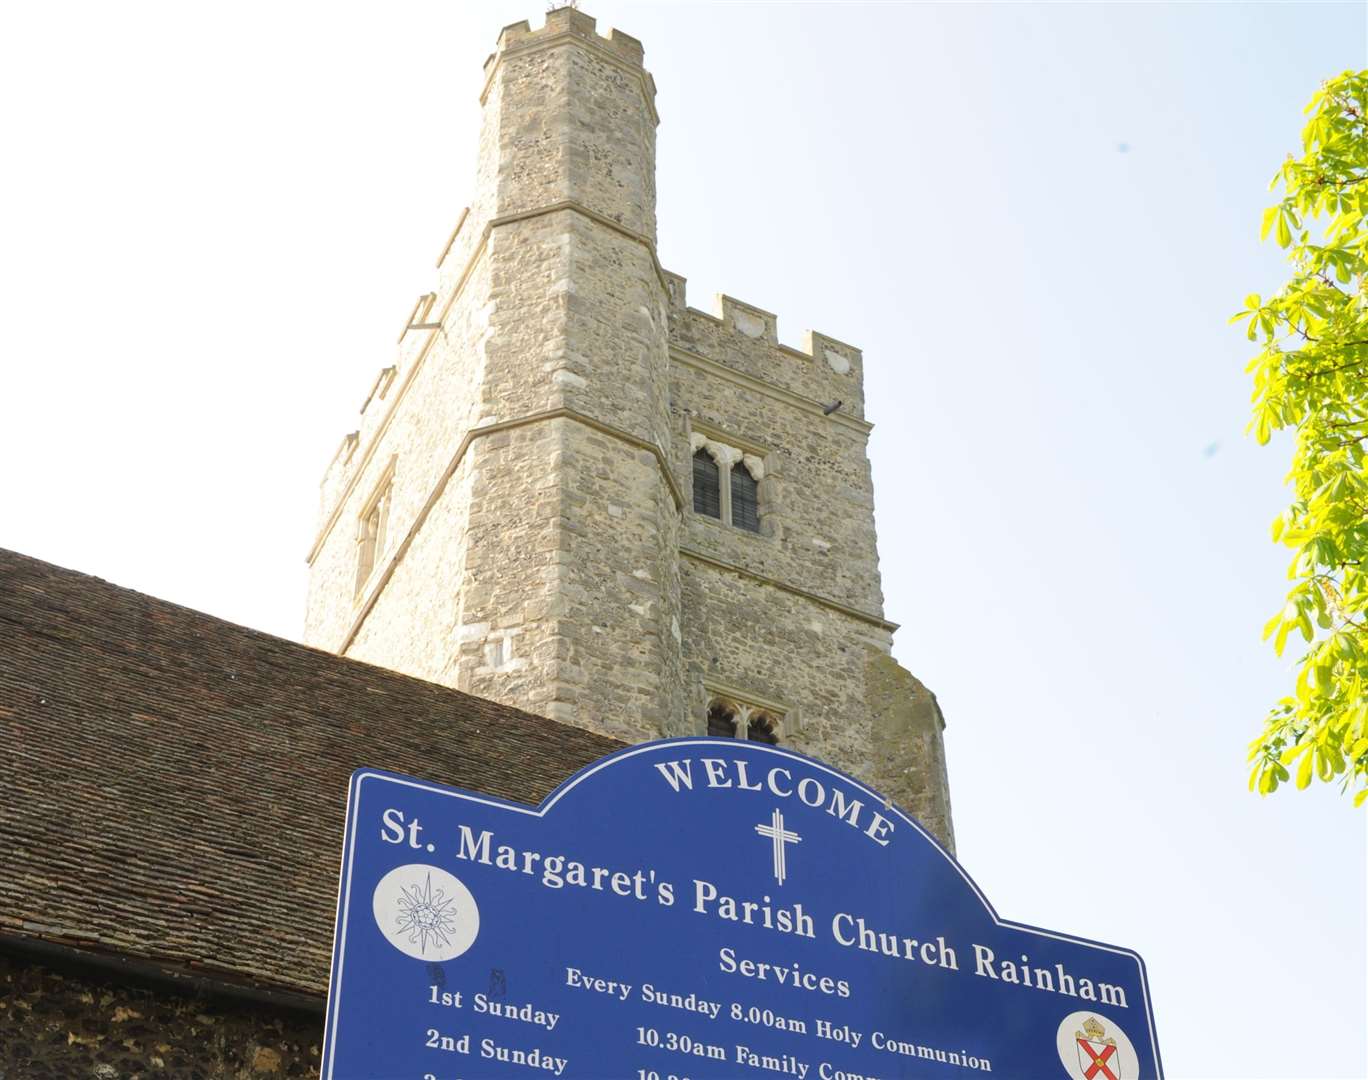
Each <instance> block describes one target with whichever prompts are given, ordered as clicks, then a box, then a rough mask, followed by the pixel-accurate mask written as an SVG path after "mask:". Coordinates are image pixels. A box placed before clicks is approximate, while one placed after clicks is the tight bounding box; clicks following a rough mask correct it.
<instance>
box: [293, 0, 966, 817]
mask: <svg viewBox="0 0 1368 1080" xmlns="http://www.w3.org/2000/svg"><path fill="white" fill-rule="evenodd" d="M642 56H643V52H642V46H641V43H640V42H638V41H637V40H636V39H634V38H632V37H629V36H627V35H626V34H623V33H621V32H619V31H613V32H612V33H610V34H609V35H608V36H606V37H605V36H602V35H600V34H599V33H598V32H597V30H596V27H595V22H594V20H593V19H592V18H590V17H589V16H588V15H585V14H583V13H582V12H580V11H577V10H574V9H572V8H560V9H558V10H555V11H552V12H550V13H549V14H548V15H547V17H546V24H545V26H544V27H542V28H541V29H538V30H535V31H534V30H532V29H530V28H529V26H528V24H527V23H525V22H524V23H517V24H514V25H513V26H510V27H507V28H505V29H504V31H503V32H502V34H501V35H500V36H499V42H498V47H497V50H496V52H495V53H494V55H492V56H491V57H490V58H489V60H488V61H486V64H485V83H484V92H483V95H482V98H481V100H482V104H483V108H484V113H483V123H482V128H481V135H480V146H479V155H478V164H477V168H476V180H475V187H474V192H473V195H472V198H471V205H470V208H469V209H468V210H467V211H466V212H465V213H464V214H463V215H462V217H461V220H460V222H459V223H458V224H457V226H456V230H455V232H454V233H453V234H452V236H451V238H450V240H449V241H448V243H447V245H446V248H445V250H444V251H443V253H442V256H441V258H440V260H439V261H438V275H437V283H436V287H435V288H434V290H433V291H432V292H430V293H427V294H425V295H424V296H422V297H420V298H419V300H418V302H417V304H416V305H415V307H414V309H413V311H412V313H411V314H410V317H409V319H408V326H407V328H406V329H405V331H404V333H403V335H402V337H401V338H400V341H399V347H398V352H397V356H396V357H395V358H394V361H393V363H392V364H391V365H390V366H387V367H385V368H384V369H383V370H381V372H380V373H379V375H378V376H377V378H376V380H375V383H374V385H373V386H372V387H371V388H370V392H369V394H368V395H367V396H366V401H365V404H364V405H363V407H362V410H361V421H360V426H359V428H358V430H356V431H354V432H352V433H351V434H350V435H348V436H347V437H346V438H345V439H343V441H342V444H341V446H340V448H339V449H338V452H337V454H336V456H335V457H334V459H333V461H332V463H331V464H330V466H329V468H328V470H327V473H326V475H325V476H324V479H323V484H322V508H321V521H320V528H319V533H318V536H317V538H316V539H315V541H314V544H313V548H312V550H311V552H310V554H309V563H310V584H309V601H308V614H307V620H306V629H305V640H306V641H307V642H308V643H310V644H312V645H315V646H318V647H320V648H324V649H328V650H331V651H334V652H337V653H339V654H341V655H345V656H350V657H354V658H356V659H359V660H364V661H367V662H369V663H373V664H378V665H381V666H384V667H389V668H393V669H395V670H398V671H402V672H405V673H407V674H410V675H414V676H417V677H419V678H423V679H428V680H431V681H433V682H439V683H444V684H446V685H449V686H455V687H457V688H458V689H461V690H464V691H467V692H468V693H472V694H476V695H478V696H481V697H486V698H491V699H493V700H496V701H500V702H504V703H506V704H510V705H515V706H518V707H520V708H523V709H526V710H528V711H530V712H534V713H539V714H541V715H543V716H547V717H550V718H552V719H555V720H560V721H564V722H566V723H571V724H577V725H580V726H583V727H588V728H592V729H594V730H597V731H601V732H603V733H605V734H608V735H613V736H616V737H619V738H622V739H624V740H628V741H644V740H647V739H653V738H660V737H664V736H674V735H691V734H704V733H708V732H711V733H712V734H715V735H723V736H732V737H737V738H758V739H764V740H766V741H771V742H774V741H777V742H779V743H781V744H783V745H788V746H792V747H793V748H795V749H797V750H800V751H802V752H804V753H808V754H811V755H813V756H815V757H819V758H823V759H826V760H829V761H831V762H832V763H833V764H835V765H837V766H839V767H841V768H843V769H846V770H848V771H850V772H852V773H854V774H855V775H857V776H860V777H862V778H864V779H866V780H867V781H868V782H869V783H871V784H872V785H874V786H876V787H877V788H879V789H880V790H882V791H884V792H886V793H887V794H889V795H890V796H891V797H892V798H894V799H895V800H896V801H898V802H899V803H901V804H902V805H903V806H905V807H906V808H907V809H908V810H910V811H911V812H912V813H913V814H915V815H917V816H918V817H919V818H920V820H922V822H923V823H924V824H926V825H927V826H928V828H930V829H931V830H932V831H933V832H935V833H936V834H937V835H938V836H939V837H941V838H942V839H943V840H944V841H946V842H947V843H951V842H952V837H951V826H950V806H949V794H948V788H947V785H946V774H945V759H944V750H943V743H942V738H941V730H942V727H943V721H942V719H941V714H940V710H939V708H938V707H937V705H936V702H935V699H934V697H933V696H932V695H931V694H930V693H929V692H928V691H927V690H926V689H925V687H923V686H922V685H921V683H920V682H918V681H917V680H916V679H915V678H913V677H912V676H911V675H910V674H909V673H908V672H907V671H905V670H904V669H903V668H902V667H900V666H899V665H898V664H897V663H896V661H894V660H893V659H892V656H891V648H892V633H893V630H894V629H896V627H895V626H894V624H892V623H890V622H887V621H886V620H885V618H884V614H883V596H882V592H881V589H880V584H879V571H878V555H877V551H876V548H875V536H874V516H873V491H872V487H871V483H870V472H869V461H868V457H867V455H866V443H867V439H868V435H869V431H870V425H869V424H868V423H867V422H866V421H865V420H864V418H863V417H864V407H863V369H862V362H863V361H862V357H861V354H860V351H859V350H858V349H856V348H853V347H852V346H849V345H846V344H844V343H843V342H841V341H838V340H836V339H835V338H831V337H827V336H825V335H822V334H817V333H810V334H809V335H808V336H807V339H806V341H805V345H804V348H802V349H794V348H790V347H788V346H786V345H781V344H779V341H778V334H777V328H776V325H775V318H774V316H773V315H771V314H769V313H768V312H766V311H764V310H762V309H760V308H758V307H754V306H753V305H750V304H747V303H742V302H741V301H739V300H733V299H731V298H729V297H721V298H720V300H719V305H718V308H717V311H716V312H715V313H714V314H706V313H704V312H701V311H698V310H696V309H694V308H691V307H689V306H688V305H687V303H686V300H685V281H684V278H682V277H680V276H679V275H677V274H673V273H670V272H668V271H666V270H664V269H663V268H662V267H661V265H660V263H659V260H658V259H657V256H656V216H655V215H656V206H655V135H656V125H657V122H658V117H657V115H656V111H655V85H654V82H653V81H652V79H651V76H650V74H649V73H648V72H647V71H646V70H645V68H644V67H643V66H642ZM837 403H839V404H837Z"/></svg>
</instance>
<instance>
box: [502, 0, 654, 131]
mask: <svg viewBox="0 0 1368 1080" xmlns="http://www.w3.org/2000/svg"><path fill="white" fill-rule="evenodd" d="M597 26H598V23H597V20H595V18H594V17H593V16H592V15H586V14H585V13H584V12H582V11H579V10H578V9H576V8H572V7H562V8H555V9H554V10H552V11H548V12H547V13H546V22H545V23H544V24H543V25H542V26H541V27H539V28H537V29H536V30H533V29H532V26H531V24H530V23H529V22H528V21H527V20H526V19H523V20H522V21H520V22H515V23H510V24H509V25H508V26H505V27H504V28H503V29H502V30H501V31H500V32H499V42H498V45H497V47H496V48H495V50H494V52H492V53H490V54H489V57H488V59H486V60H485V63H484V72H485V90H484V94H483V95H481V98H480V102H481V104H484V103H485V100H486V98H487V97H488V94H489V88H490V86H491V85H492V83H493V81H494V74H495V72H496V71H497V69H498V67H499V64H500V62H501V61H502V60H504V59H505V58H506V57H509V56H512V55H515V54H517V53H522V52H527V51H531V50H535V49H547V48H552V47H554V46H557V45H560V44H562V43H564V42H565V41H566V40H567V39H573V40H575V41H576V42H578V43H579V44H581V45H585V46H588V47H589V48H591V49H594V50H596V51H597V52H599V53H600V54H601V55H602V56H603V57H604V58H605V59H607V60H610V61H612V62H613V63H617V64H621V65H623V66H624V67H625V68H627V69H628V70H629V71H630V72H631V73H632V74H634V75H636V76H638V77H639V78H640V80H641V88H642V93H643V95H644V96H645V99H646V104H647V108H648V109H649V110H650V114H651V119H652V120H653V121H654V122H659V120H660V117H659V115H658V114H657V113H656V111H655V96H656V87H655V80H654V79H653V78H651V73H650V72H649V71H647V70H646V69H645V67H644V66H643V64H644V59H645V52H646V50H645V48H644V47H643V46H642V44H641V42H640V41H639V40H638V39H637V38H634V37H632V35H631V34H624V33H623V32H622V31H621V30H616V29H611V28H610V29H609V31H608V33H607V34H600V33H599V32H598V29H597Z"/></svg>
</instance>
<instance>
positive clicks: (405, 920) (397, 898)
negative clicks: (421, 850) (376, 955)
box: [371, 863, 480, 961]
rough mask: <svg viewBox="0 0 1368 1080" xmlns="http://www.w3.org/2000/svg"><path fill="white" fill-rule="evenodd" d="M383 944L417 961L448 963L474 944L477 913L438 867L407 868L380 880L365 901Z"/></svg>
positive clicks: (454, 881)
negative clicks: (367, 902)
mask: <svg viewBox="0 0 1368 1080" xmlns="http://www.w3.org/2000/svg"><path fill="white" fill-rule="evenodd" d="M371 910H373V911H374V912H375V923H376V925H377V926H379V927H380V932H381V933H382V934H384V935H385V937H386V938H388V939H389V943H390V944H391V945H393V946H394V947H395V948H396V949H398V950H399V951H400V952H401V953H404V954H405V955H407V956H412V957H415V958H416V959H419V960H434V961H440V960H451V959H453V958H455V957H457V956H460V955H461V953H463V952H465V951H466V950H467V949H468V948H470V946H471V945H473V944H475V936H476V935H477V934H478V933H479V932H480V909H479V908H478V907H476V905H475V897H473V896H471V895H470V890H469V889H467V888H466V887H465V886H464V885H463V884H462V883H461V882H460V880H459V879H457V878H454V877H452V876H451V875H450V874H448V873H447V872H446V871H445V870H443V869H442V868H441V867H440V866H426V865H424V864H422V863H412V864H410V865H409V866H399V867H396V868H395V869H393V870H391V871H390V872H389V873H388V874H386V875H385V876H384V877H382V878H381V879H380V884H379V885H377V886H376V887H375V896H374V897H373V898H372V900H371Z"/></svg>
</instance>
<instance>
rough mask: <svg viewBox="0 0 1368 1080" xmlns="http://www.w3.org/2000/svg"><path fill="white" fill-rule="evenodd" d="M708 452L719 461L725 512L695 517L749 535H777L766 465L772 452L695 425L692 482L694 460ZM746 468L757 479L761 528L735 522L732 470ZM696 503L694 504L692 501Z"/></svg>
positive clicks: (691, 447)
mask: <svg viewBox="0 0 1368 1080" xmlns="http://www.w3.org/2000/svg"><path fill="white" fill-rule="evenodd" d="M700 450H702V451H704V452H706V453H707V454H708V456H709V457H711V458H712V459H713V461H714V462H715V463H716V464H717V474H718V477H717V478H718V498H719V502H720V503H721V513H720V515H719V516H718V517H713V516H712V515H711V514H701V513H698V512H697V511H694V516H695V517H696V518H699V519H700V520H708V521H715V522H718V523H719V524H722V525H727V526H730V527H731V528H733V529H735V530H736V531H737V532H742V533H746V534H747V535H749V536H772V535H773V534H774V530H773V526H772V522H771V521H769V520H767V519H769V518H770V515H771V512H772V507H771V506H770V505H769V503H770V498H769V494H770V493H769V491H768V490H767V488H768V484H767V483H766V477H767V476H768V475H769V471H768V469H767V468H766V460H767V458H768V457H769V454H770V452H769V451H768V450H764V449H761V448H760V447H758V446H756V445H755V444H754V443H749V444H747V443H745V442H743V441H742V440H740V439H736V438H735V437H733V436H730V435H723V434H720V433H716V432H714V431H712V430H711V429H708V428H702V429H700V428H697V427H694V428H692V429H691V430H690V432H689V463H690V469H689V484H690V487H691V488H692V485H693V467H692V466H693V459H694V456H695V455H696V454H697V453H698V452H699V451H700ZM738 466H739V467H740V468H743V469H745V470H746V472H748V473H749V474H750V477H751V479H752V480H754V481H755V485H756V494H755V504H756V505H755V516H756V519H757V521H758V523H759V528H757V529H748V528H745V527H744V526H740V525H737V524H735V522H734V521H733V520H732V469H734V468H737V467H738ZM690 506H692V503H690Z"/></svg>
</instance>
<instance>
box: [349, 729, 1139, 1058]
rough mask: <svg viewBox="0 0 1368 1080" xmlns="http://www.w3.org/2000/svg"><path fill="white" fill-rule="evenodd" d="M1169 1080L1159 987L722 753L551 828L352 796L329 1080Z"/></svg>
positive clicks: (871, 807) (391, 796) (913, 830)
mask: <svg viewBox="0 0 1368 1080" xmlns="http://www.w3.org/2000/svg"><path fill="white" fill-rule="evenodd" d="M980 1074H997V1075H999V1076H1010V1077H1074V1078H1075V1080H1078V1078H1083V1080H1142V1078H1143V1080H1149V1078H1158V1077H1161V1076H1162V1066H1161V1065H1160V1060H1159V1052H1158V1046H1157V1042H1156V1039H1155V1034H1154V1021H1153V1014H1152V1009H1151V1006H1150V998H1149V988H1148V984H1147V980H1146V976H1145V970H1144V964H1143V962H1142V961H1141V959H1140V957H1139V956H1138V955H1137V954H1136V953H1134V952H1132V951H1130V950H1128V949H1122V948H1117V947H1115V946H1110V945H1104V944H1101V943H1098V942H1092V941H1087V940H1085V939H1082V938H1078V937H1073V936H1070V935H1066V934H1061V933H1056V932H1052V931H1047V930H1041V929H1037V928H1034V927H1028V926H1022V925H1019V924H1014V923H1010V922H1006V921H1004V920H1002V919H1000V918H999V916H998V915H997V913H996V912H995V911H994V909H993V907H992V905H991V904H990V903H989V902H988V900H987V898H986V897H985V896H984V895H983V892H982V891H981V890H980V889H979V888H978V887H977V885H975V884H974V882H973V880H972V879H971V878H970V877H969V875H968V874H967V873H965V871H964V870H963V868H962V867H961V866H960V865H959V863H958V862H956V861H955V859H954V858H953V857H952V856H951V855H950V854H949V853H948V852H946V851H945V849H944V848H942V847H941V846H940V845H939V844H938V843H937V842H936V841H935V839H934V838H932V837H931V836H930V834H928V833H927V832H926V830H925V829H923V828H922V827H921V825H920V824H918V823H917V822H916V821H915V819H913V818H912V817H910V816H909V815H907V814H905V813H904V812H903V811H901V810H900V809H898V808H897V807H896V806H894V805H892V804H891V803H889V802H888V801H887V800H885V799H884V798H883V797H882V796H880V795H879V794H877V793H876V792H874V791H873V790H872V789H870V788H869V787H867V786H866V785H864V784H862V783H860V782H859V781H857V780H855V779H853V778H852V777H849V776H847V775H845V774H843V773H841V772H839V771H838V770H835V769H833V768H831V767H830V766H827V765H824V764H823V763H821V762H819V761H815V760H813V759H811V758H807V757H804V756H802V755H801V754H797V753H794V752H793V751H790V750H786V749H783V748H780V747H774V746H769V745H766V744H762V743H757V742H750V741H746V740H734V739H707V738H704V739H672V740H664V741H661V742H654V743H647V744H644V745H640V746H634V747H630V748H627V749H624V750H622V751H619V752H618V753H615V754H613V755H610V756H609V757H606V758H603V759H601V760H600V761H597V762H595V763H593V764H592V765H589V766H587V767H586V768H584V769H582V770H581V771H580V772H578V773H576V774H575V775H574V776H572V777H571V778H570V779H568V780H567V781H566V782H565V783H563V784H562V785H561V786H560V787H558V788H557V789H556V790H555V791H554V792H552V793H551V795H549V796H548V797H547V798H546V799H545V800H544V801H543V803H542V804H541V805H540V806H538V807H535V808H534V807H529V806H523V805H519V804H516V803H510V802H506V801H504V800H501V799H497V798H492V797H490V796H485V795H479V794H476V793H472V792H466V791H461V790H459V789H457V788H450V787H444V786H442V785H438V784H431V783H427V782H425V781H422V780H416V779H413V778H409V777H401V776H396V775H394V774H390V773H383V772H377V771H374V770H366V769H363V770H359V771H358V772H357V773H355V774H354V775H353V777H352V783H351V789H350V793H349V798H348V811H347V828H346V834H345V841H344V851H343V860H342V880H341V888H340V890H339V899H338V922H337V933H336V939H335V943H334V951H333V971H332V983H331V990H330V994H329V1005H328V1021H327V1028H326V1033H325V1046H324V1068H323V1076H324V1077H325V1078H327V1080H343V1078H348V1080H350V1078H356V1077H366V1078H377V1077H389V1076H394V1077H413V1078H414V1080H469V1078H474V1077H503V1076H510V1077H512V1076H524V1077H530V1076H534V1075H551V1076H557V1077H592V1078H595V1080H602V1078H608V1077H622V1078H625V1080H668V1078H674V1080H702V1078H705V1077H728V1078H732V1077H753V1078H755V1080H767V1078H783V1077H794V1078H797V1080H883V1078H891V1077H911V1076H915V1077H958V1078H969V1077H974V1076H977V1075H980Z"/></svg>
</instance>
